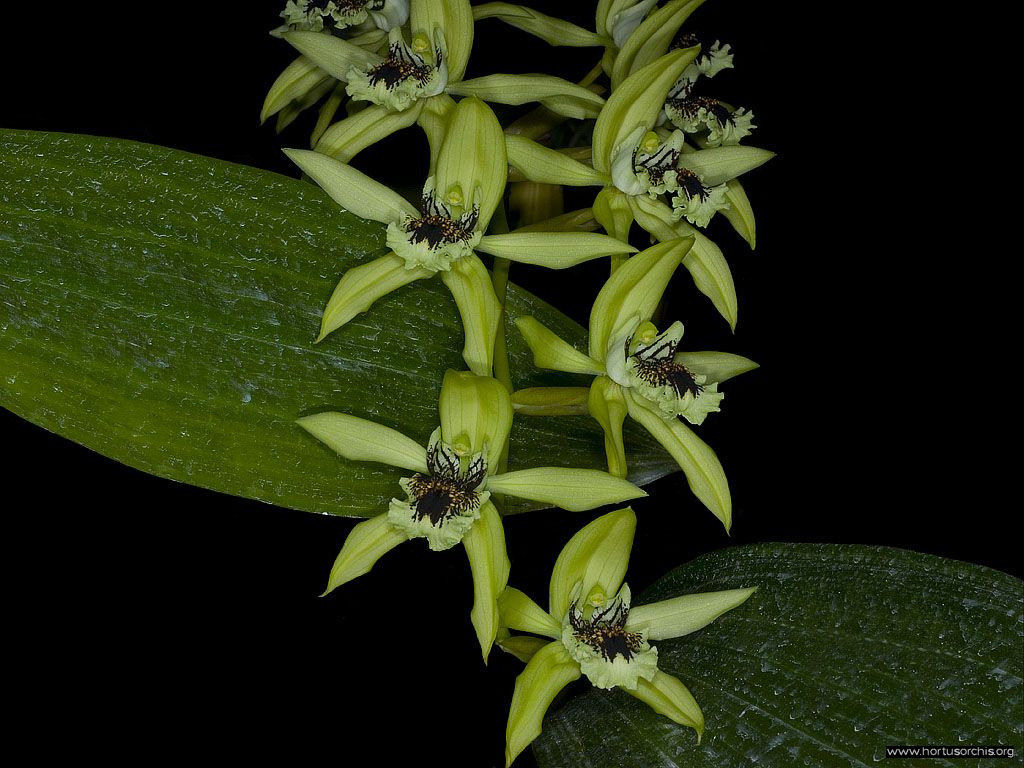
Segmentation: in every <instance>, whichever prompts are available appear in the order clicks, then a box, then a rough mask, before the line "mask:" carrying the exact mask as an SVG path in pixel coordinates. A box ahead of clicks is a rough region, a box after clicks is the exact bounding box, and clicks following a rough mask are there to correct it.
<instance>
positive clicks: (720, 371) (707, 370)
mask: <svg viewBox="0 0 1024 768" xmlns="http://www.w3.org/2000/svg"><path fill="white" fill-rule="evenodd" d="M676 362H678V363H682V364H683V365H685V366H686V367H687V369H689V371H690V372H691V373H696V374H698V375H702V376H707V377H708V379H707V380H708V382H719V383H721V382H723V381H728V380H729V379H731V378H733V377H734V376H739V375H740V374H741V373H746V372H747V371H752V370H754V369H755V368H759V367H760V366H759V365H758V364H757V363H755V362H754V361H753V360H750V359H748V358H746V357H743V356H742V355H733V354H730V353H729V352H679V353H678V354H677V355H676Z"/></svg>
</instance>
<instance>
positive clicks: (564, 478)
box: [487, 467, 647, 512]
mask: <svg viewBox="0 0 1024 768" xmlns="http://www.w3.org/2000/svg"><path fill="white" fill-rule="evenodd" d="M487 490H489V491H491V492H492V493H504V494H506V495H508V496H515V497H517V498H520V499H528V500H530V501H540V502H543V503H545V504H551V505H552V506H556V507H561V508H562V509H567V510H569V511H570V512H583V511H584V510H588V509H596V508H597V507H603V506H604V505H605V504H618V503H619V502H622V501H629V500H630V499H639V498H641V497H642V496H646V495H647V492H646V491H644V490H643V489H642V488H637V487H636V486H635V485H633V484H632V483H631V482H629V481H628V480H625V479H623V478H621V477H615V476H613V475H609V474H608V473H607V472H601V471H600V470H597V469H566V468H564V467H535V468H533V469H520V470H517V471H515V472H508V473H506V474H504V475H495V476H494V477H492V478H491V479H490V480H488V481H487Z"/></svg>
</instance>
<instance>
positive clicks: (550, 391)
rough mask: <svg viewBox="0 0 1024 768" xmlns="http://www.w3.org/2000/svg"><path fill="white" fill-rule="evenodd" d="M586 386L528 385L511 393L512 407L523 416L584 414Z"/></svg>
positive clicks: (585, 408) (587, 393)
mask: <svg viewBox="0 0 1024 768" xmlns="http://www.w3.org/2000/svg"><path fill="white" fill-rule="evenodd" d="M589 395H590V390H589V389H587V388H586V387H529V388H527V389H518V390H516V391H515V392H513V393H512V408H513V409H514V410H515V412H516V413H517V414H522V415H523V416H586V415H587V412H588V411H587V399H588V397H589Z"/></svg>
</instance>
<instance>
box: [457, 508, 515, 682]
mask: <svg viewBox="0 0 1024 768" xmlns="http://www.w3.org/2000/svg"><path fill="white" fill-rule="evenodd" d="M462 544H463V546H465V548H466V556H467V557H468V558H469V568H470V570H471V571H472V572H473V610H472V611H470V614H469V618H470V620H471V621H472V622H473V629H475V630H476V638H477V640H478V641H479V642H480V650H481V652H482V653H483V657H484V664H486V663H487V657H488V655H490V652H491V646H493V645H494V640H495V638H496V637H497V635H498V626H499V616H500V614H499V611H498V596H499V595H501V594H502V593H503V592H504V591H505V587H506V586H507V585H508V573H509V562H508V554H507V553H506V551H505V530H504V528H502V525H501V516H500V515H499V514H498V510H497V509H495V507H494V504H492V503H491V502H490V501H486V502H484V504H483V506H482V507H481V508H480V519H479V520H477V522H476V523H475V524H474V525H473V527H472V528H470V529H469V533H467V534H466V535H465V536H464V537H463V538H462Z"/></svg>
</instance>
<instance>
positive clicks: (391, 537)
mask: <svg viewBox="0 0 1024 768" xmlns="http://www.w3.org/2000/svg"><path fill="white" fill-rule="evenodd" d="M403 541H408V537H407V536H406V535H405V534H404V533H402V532H401V531H399V530H397V529H395V528H394V527H393V526H392V525H391V523H389V522H388V516H387V515H377V517H371V518H370V519H369V520H364V521H363V522H361V523H359V525H357V526H356V527H355V528H353V529H352V531H351V532H350V533H349V535H348V538H347V539H345V544H344V545H343V546H342V548H341V552H339V553H338V557H337V558H336V559H335V561H334V566H333V567H332V568H331V576H330V578H329V579H328V581H327V589H325V590H324V591H323V594H322V595H321V597H323V595H326V594H327V593H328V592H331V591H332V590H334V589H337V588H338V587H340V586H341V585H342V584H345V583H347V582H349V581H352V579H355V578H358V577H359V576H362V575H363V574H365V573H369V572H370V569H371V568H373V566H374V564H375V563H376V562H377V561H378V560H380V558H381V557H383V556H384V555H386V554H387V553H388V552H390V551H391V550H392V549H394V548H395V547H397V546H398V545H399V544H401V543H402V542H403Z"/></svg>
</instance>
